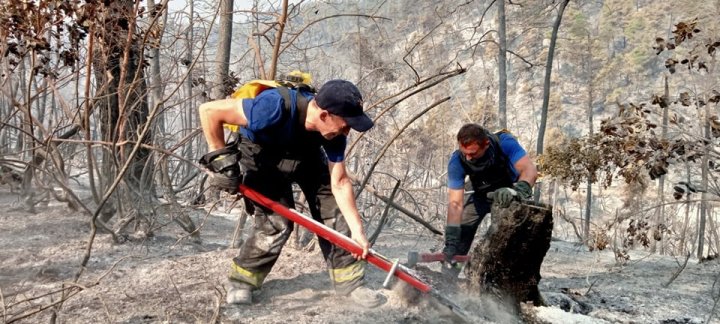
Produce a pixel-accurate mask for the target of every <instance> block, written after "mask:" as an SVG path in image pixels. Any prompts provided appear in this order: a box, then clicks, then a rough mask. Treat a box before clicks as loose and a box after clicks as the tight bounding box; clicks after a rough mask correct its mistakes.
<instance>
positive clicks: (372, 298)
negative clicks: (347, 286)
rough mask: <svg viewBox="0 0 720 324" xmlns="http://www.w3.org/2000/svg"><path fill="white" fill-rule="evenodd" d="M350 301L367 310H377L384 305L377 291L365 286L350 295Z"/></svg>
mask: <svg viewBox="0 0 720 324" xmlns="http://www.w3.org/2000/svg"><path fill="white" fill-rule="evenodd" d="M350 299H352V301H353V302H355V303H356V304H358V305H360V306H362V307H365V308H375V307H378V306H380V304H382V303H383V301H382V298H381V297H380V294H379V293H378V292H377V291H375V290H372V289H370V288H368V287H365V286H360V287H357V288H355V290H353V291H352V292H351V293H350Z"/></svg>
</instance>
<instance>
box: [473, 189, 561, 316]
mask: <svg viewBox="0 0 720 324" xmlns="http://www.w3.org/2000/svg"><path fill="white" fill-rule="evenodd" d="M491 220H492V224H491V225H490V228H489V229H488V232H487V234H486V235H485V237H484V239H483V240H482V241H481V242H479V244H477V245H476V246H475V248H474V249H473V250H472V251H471V253H470V260H469V261H468V264H467V265H466V266H465V271H466V275H467V277H468V279H469V280H470V284H471V286H472V287H473V290H475V289H477V291H478V292H479V293H480V294H481V295H491V296H494V297H496V298H498V299H499V300H500V302H502V304H505V305H506V306H508V307H511V308H514V309H516V310H519V308H520V304H521V303H525V302H532V303H533V304H534V305H536V306H541V305H544V302H543V300H542V297H541V296H540V292H539V290H538V286H537V285H538V282H539V281H540V266H541V265H542V261H543V259H544V258H545V253H546V252H547V251H548V249H549V248H550V239H551V236H552V228H553V219H552V206H549V205H544V204H539V205H533V204H531V203H528V204H525V203H522V204H521V203H519V202H513V203H512V204H511V205H510V206H509V207H508V208H500V207H498V206H495V205H493V207H492V210H491Z"/></svg>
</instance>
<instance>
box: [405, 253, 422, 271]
mask: <svg viewBox="0 0 720 324" xmlns="http://www.w3.org/2000/svg"><path fill="white" fill-rule="evenodd" d="M419 258H420V253H418V252H415V251H410V252H408V260H407V266H408V267H410V268H413V267H415V266H416V265H417V263H418V259H419Z"/></svg>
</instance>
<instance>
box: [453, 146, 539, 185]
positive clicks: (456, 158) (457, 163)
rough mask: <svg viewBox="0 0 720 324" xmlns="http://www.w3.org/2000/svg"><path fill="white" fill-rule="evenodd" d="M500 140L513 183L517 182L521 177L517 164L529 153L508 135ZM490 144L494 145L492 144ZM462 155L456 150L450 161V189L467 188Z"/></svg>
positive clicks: (492, 148) (490, 148)
mask: <svg viewBox="0 0 720 324" xmlns="http://www.w3.org/2000/svg"><path fill="white" fill-rule="evenodd" d="M498 139H499V142H500V150H502V152H503V153H504V154H505V155H506V156H507V158H508V167H509V168H510V170H512V173H513V182H515V181H517V178H518V176H519V174H518V172H517V170H515V162H517V161H518V160H520V159H521V158H522V157H523V156H525V155H527V152H525V149H523V148H522V146H520V143H518V141H517V139H516V138H515V137H514V136H512V135H510V134H508V133H500V135H499V136H498ZM490 144H491V145H492V142H490ZM494 149H495V148H494V147H492V146H491V147H489V148H488V150H494ZM460 154H461V153H460V150H455V152H453V153H452V155H451V156H450V161H448V188H450V189H462V188H463V187H464V186H465V176H466V175H467V174H466V173H465V168H463V166H462V162H461V160H460V159H461V157H460Z"/></svg>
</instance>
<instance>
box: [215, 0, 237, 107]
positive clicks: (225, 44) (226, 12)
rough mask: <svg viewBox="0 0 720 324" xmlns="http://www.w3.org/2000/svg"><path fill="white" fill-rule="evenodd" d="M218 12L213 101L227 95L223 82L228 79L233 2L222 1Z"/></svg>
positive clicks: (228, 0)
mask: <svg viewBox="0 0 720 324" xmlns="http://www.w3.org/2000/svg"><path fill="white" fill-rule="evenodd" d="M220 6H222V8H221V10H220V31H219V32H218V38H219V39H220V41H219V42H218V50H217V55H216V56H215V63H216V64H217V72H216V73H215V75H216V79H215V83H214V85H213V89H212V98H213V99H216V100H217V99H224V98H225V96H226V95H227V93H226V89H225V80H227V78H228V71H229V70H230V44H231V41H232V20H233V0H222V1H221V2H220Z"/></svg>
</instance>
